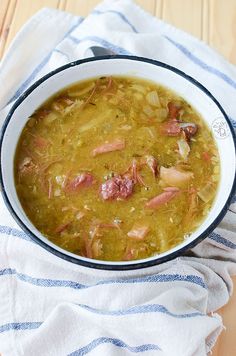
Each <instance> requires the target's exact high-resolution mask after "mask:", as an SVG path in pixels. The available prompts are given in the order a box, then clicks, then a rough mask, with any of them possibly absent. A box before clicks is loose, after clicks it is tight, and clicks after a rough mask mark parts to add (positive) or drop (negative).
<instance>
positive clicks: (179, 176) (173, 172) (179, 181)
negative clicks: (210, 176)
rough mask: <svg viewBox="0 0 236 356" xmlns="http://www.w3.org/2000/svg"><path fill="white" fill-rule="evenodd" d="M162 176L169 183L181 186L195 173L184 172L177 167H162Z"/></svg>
mask: <svg viewBox="0 0 236 356" xmlns="http://www.w3.org/2000/svg"><path fill="white" fill-rule="evenodd" d="M160 178H161V180H162V181H163V182H164V183H165V184H167V185H170V186H177V187H179V186H182V185H185V184H186V183H188V181H189V180H190V179H191V178H193V173H192V172H183V171H180V170H178V169H177V168H175V167H170V168H165V167H161V168H160Z"/></svg>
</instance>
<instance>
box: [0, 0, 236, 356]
mask: <svg viewBox="0 0 236 356" xmlns="http://www.w3.org/2000/svg"><path fill="white" fill-rule="evenodd" d="M136 2H137V3H138V4H139V5H140V6H142V7H143V8H144V9H145V10H146V11H149V12H150V13H151V14H153V15H154V16H157V17H159V18H162V19H164V20H165V21H168V22H169V23H171V24H173V25H175V26H177V27H179V28H181V29H183V30H185V31H187V32H189V33H191V34H193V35H194V36H196V37H198V38H199V39H202V40H203V41H205V42H207V43H208V44H209V45H210V46H212V47H213V48H215V49H217V50H218V51H219V52H220V53H221V54H222V55H223V56H225V57H226V58H227V59H228V60H229V61H230V62H231V63H233V64H236V25H235V24H236V0H137V1H136ZM98 3H99V1H98V0H0V58H1V57H2V56H3V54H4V52H5V51H6V50H7V48H8V47H9V45H10V43H11V41H12V39H13V38H14V36H15V35H16V33H17V31H18V30H19V29H20V27H21V26H22V25H23V24H24V23H25V22H26V21H27V20H28V19H29V18H30V17H31V16H32V15H33V14H34V13H35V12H37V11H38V10H39V9H41V8H42V7H45V6H47V7H52V8H58V9H60V10H65V11H68V12H71V13H73V14H75V15H80V16H86V15H87V14H88V13H89V12H90V11H91V10H92V9H93V7H94V6H95V5H96V4H98ZM234 286H235V287H236V277H235V278H234ZM218 312H219V313H220V314H221V315H222V317H223V320H224V325H225V327H226V330H224V331H223V332H222V333H221V335H220V337H219V339H218V342H217V344H216V346H215V347H214V350H213V354H212V356H236V342H235V340H234V338H235V337H236V293H234V295H233V296H232V298H231V300H230V301H229V303H228V304H227V305H226V306H225V307H223V308H222V309H221V310H219V311H218ZM173 356H181V355H173Z"/></svg>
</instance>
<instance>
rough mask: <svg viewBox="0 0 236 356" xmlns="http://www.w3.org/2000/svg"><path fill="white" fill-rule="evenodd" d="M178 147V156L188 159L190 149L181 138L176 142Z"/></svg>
mask: <svg viewBox="0 0 236 356" xmlns="http://www.w3.org/2000/svg"><path fill="white" fill-rule="evenodd" d="M177 144H178V147H179V154H180V156H181V157H182V158H183V159H184V160H186V159H187V158H188V155H189V152H190V147H189V145H188V143H187V142H186V141H185V140H184V139H183V138H181V139H180V140H178V141H177Z"/></svg>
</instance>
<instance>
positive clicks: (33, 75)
mask: <svg viewBox="0 0 236 356" xmlns="http://www.w3.org/2000/svg"><path fill="white" fill-rule="evenodd" d="M82 21H83V18H79V19H78V21H77V23H76V24H75V25H73V26H72V28H71V29H70V30H69V31H68V32H67V33H66V35H65V36H64V37H63V39H62V41H63V40H64V39H65V38H66V37H67V36H69V35H70V33H71V32H72V31H74V30H75V29H76V27H77V26H79V25H80V24H81V22H82ZM53 51H54V50H52V51H51V52H50V53H49V54H48V55H47V56H46V57H45V58H44V59H43V60H42V62H41V63H39V65H38V66H37V67H36V68H35V69H34V70H33V72H32V73H31V74H30V75H29V77H28V78H27V79H26V80H25V81H24V82H23V83H22V84H21V86H20V87H19V88H18V89H17V91H16V92H15V94H14V95H13V96H12V97H11V99H10V100H9V101H8V103H7V105H8V104H10V103H11V102H12V101H14V100H16V99H17V98H18V97H19V96H20V95H21V94H22V93H23V92H24V91H25V90H26V88H27V87H28V86H29V85H30V83H31V82H32V81H33V80H34V79H35V78H36V77H37V75H38V74H39V72H40V71H41V70H42V69H43V68H44V66H45V65H46V64H47V63H48V61H49V59H50V58H51V56H52V53H53Z"/></svg>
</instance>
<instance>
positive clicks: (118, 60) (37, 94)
mask: <svg viewBox="0 0 236 356" xmlns="http://www.w3.org/2000/svg"><path fill="white" fill-rule="evenodd" d="M109 75H127V76H133V77H135V76H136V77H139V78H143V79H147V80H152V81H155V82H156V83H158V84H162V85H164V86H166V87H169V88H170V89H172V90H174V91H175V92H176V93H178V94H179V95H180V96H182V97H183V98H185V99H186V100H187V101H188V102H189V103H190V104H191V105H192V106H193V107H195V108H196V110H197V111H198V112H199V113H200V114H201V115H202V117H203V118H204V120H205V122H206V123H207V124H208V126H209V128H210V129H211V130H212V132H213V135H214V138H215V140H216V143H217V146H218V149H219V155H220V163H221V180H220V183H219V189H218V192H217V196H216V199H215V202H214V204H213V206H212V209H211V211H210V213H209V215H208V216H207V218H206V219H205V221H204V222H203V223H202V224H201V226H199V228H198V229H197V230H196V231H195V232H194V233H192V235H191V236H189V237H188V238H187V239H186V240H184V241H183V242H182V243H181V244H179V245H178V246H176V247H174V248H172V249H170V250H169V251H167V252H165V253H162V254H159V255H155V256H153V257H150V258H147V259H143V260H137V261H128V262H107V261H99V260H92V259H89V258H85V257H81V256H77V255H75V254H73V253H70V252H68V251H66V250H63V249H61V248H60V247H58V246H56V245H54V244H53V243H52V242H50V241H49V240H48V239H47V238H46V237H44V236H43V235H42V234H41V233H40V232H39V231H38V230H37V229H36V228H35V227H34V225H33V224H32V223H31V222H30V221H29V219H28V218H27V216H26V215H25V213H24V211H23V209H22V207H21V204H20V202H19V200H18V197H17V194H16V189H15V186H14V172H13V163H14V154H15V149H16V145H17V141H18V138H19V136H20V134H21V131H22V129H23V127H24V125H25V123H26V121H27V120H28V118H29V116H30V115H32V113H33V112H34V111H35V110H36V109H37V108H38V107H39V106H40V105H41V104H42V103H43V102H44V101H46V100H47V99H48V98H49V97H50V96H52V95H53V94H55V93H56V92H58V91H59V90H61V89H62V88H64V87H66V86H68V85H71V84H72V83H74V82H77V81H79V80H85V79H89V78H94V77H99V76H109ZM0 149H1V152H0V153H1V186H2V187H1V188H2V193H3V197H4V199H5V202H6V205H7V207H8V209H9V211H10V213H11V214H12V215H13V217H14V218H15V220H16V221H17V223H18V224H19V226H20V227H21V228H22V229H23V230H24V231H25V232H26V233H27V234H28V235H30V236H31V238H32V239H33V240H35V241H36V242H37V243H38V244H39V245H41V246H42V247H43V248H45V249H46V250H48V251H50V252H51V253H53V254H55V255H57V256H58V257H61V258H63V259H65V260H68V261H70V262H73V263H76V264H79V265H84V266H87V267H92V268H99V269H108V270H128V269H136V268H142V267H149V266H152V265H155V264H159V263H162V262H166V261H169V260H171V259H173V258H175V257H177V256H180V255H182V254H183V253H185V252H186V251H187V250H188V249H190V248H192V247H194V246H195V245H196V244H197V243H199V242H200V241H202V240H203V239H204V238H205V237H206V236H208V235H209V233H210V232H212V231H213V229H214V228H215V227H216V226H217V225H218V224H219V222H220V221H221V220H222V218H223V216H224V215H225V213H226V211H227V207H228V206H229V204H230V200H231V198H232V196H233V194H234V191H235V186H236V179H235V166H236V159H235V134H234V131H233V128H232V126H231V124H230V121H229V119H228V118H227V115H226V113H225V112H224V110H223V108H222V107H221V106H220V104H219V103H218V102H217V100H216V99H215V98H214V97H213V96H212V94H211V93H209V91H208V90H207V89H206V88H204V87H203V86H202V85H201V84H200V83H198V82H197V81H196V80H195V79H193V78H191V77H189V76H188V75H186V74H185V73H183V72H181V71H179V70H178V69H176V68H174V67H170V66H168V65H166V64H164V63H161V62H157V61H154V60H150V59H145V58H139V57H129V56H106V57H98V58H89V59H85V60H79V61H76V62H72V63H69V64H67V65H65V66H63V67H60V68H58V69H56V70H55V71H53V72H51V73H49V74H47V75H46V76H45V77H43V78H42V79H40V80H38V81H37V82H36V83H35V84H33V85H32V86H31V87H30V88H29V89H28V90H27V91H26V92H25V93H24V94H23V95H21V97H20V98H19V99H18V100H17V102H16V103H15V104H14V106H13V107H12V109H11V111H10V113H9V114H8V116H7V118H6V120H5V123H4V125H3V128H2V132H1V140H0Z"/></svg>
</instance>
